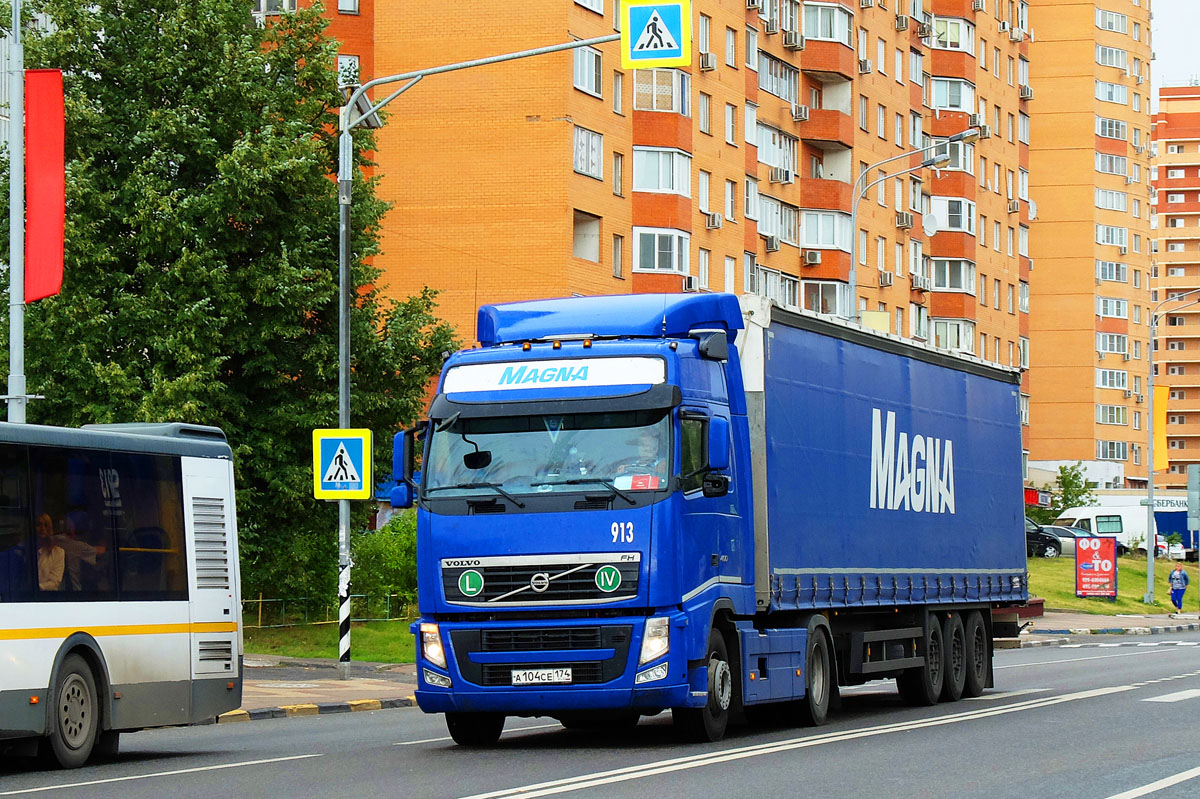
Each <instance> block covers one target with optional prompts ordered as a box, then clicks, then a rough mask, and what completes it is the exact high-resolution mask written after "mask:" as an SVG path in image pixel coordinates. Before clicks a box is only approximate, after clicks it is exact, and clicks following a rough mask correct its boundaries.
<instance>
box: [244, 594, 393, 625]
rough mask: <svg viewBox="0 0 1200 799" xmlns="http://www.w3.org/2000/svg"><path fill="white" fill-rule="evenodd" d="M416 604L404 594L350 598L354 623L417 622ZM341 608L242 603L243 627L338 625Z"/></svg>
mask: <svg viewBox="0 0 1200 799" xmlns="http://www.w3.org/2000/svg"><path fill="white" fill-rule="evenodd" d="M415 611H416V604H415V602H414V601H413V599H412V598H411V597H408V596H406V595H404V594H383V595H372V594H351V595H350V620H351V621H396V620H402V619H410V618H415ZM337 618H338V606H337V603H336V602H331V601H330V600H329V599H328V598H326V597H322V598H320V599H316V598H313V597H291V598H283V599H267V598H265V597H261V596H260V597H258V598H257V599H243V600H242V626H243V627H247V628H256V627H257V628H263V627H294V626H298V625H304V624H336V623H337Z"/></svg>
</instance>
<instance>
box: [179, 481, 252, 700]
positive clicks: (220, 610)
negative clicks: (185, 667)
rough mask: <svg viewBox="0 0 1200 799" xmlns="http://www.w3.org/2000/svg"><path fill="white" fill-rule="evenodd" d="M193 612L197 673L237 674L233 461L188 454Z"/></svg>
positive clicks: (186, 493)
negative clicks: (231, 462) (189, 455)
mask: <svg viewBox="0 0 1200 799" xmlns="http://www.w3.org/2000/svg"><path fill="white" fill-rule="evenodd" d="M182 461H183V497H184V519H185V524H186V527H187V531H188V535H187V543H188V577H189V586H188V588H189V592H188V593H189V595H190V599H191V602H190V607H191V614H192V676H193V677H200V676H206V675H227V676H229V677H237V676H239V675H238V657H237V656H238V655H239V654H240V652H239V649H240V642H239V638H238V627H239V624H238V621H239V619H240V618H241V610H240V608H239V607H238V595H237V547H236V544H235V540H236V539H235V529H236V527H235V525H236V521H235V516H234V503H233V496H234V495H233V475H232V469H231V467H230V463H229V461H226V460H218V459H214V458H183V459H182Z"/></svg>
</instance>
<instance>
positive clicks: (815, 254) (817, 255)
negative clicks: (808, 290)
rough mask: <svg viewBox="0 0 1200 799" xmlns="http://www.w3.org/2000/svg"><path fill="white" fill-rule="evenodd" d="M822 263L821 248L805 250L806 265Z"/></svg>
mask: <svg viewBox="0 0 1200 799" xmlns="http://www.w3.org/2000/svg"><path fill="white" fill-rule="evenodd" d="M820 263H821V251H820V250H805V251H804V265H805V266H817V265H818V264H820Z"/></svg>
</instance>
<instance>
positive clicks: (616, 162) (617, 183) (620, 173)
mask: <svg viewBox="0 0 1200 799" xmlns="http://www.w3.org/2000/svg"><path fill="white" fill-rule="evenodd" d="M624 172H625V156H623V155H622V154H621V153H613V168H612V181H613V194H615V195H617V196H618V197H621V196H624V194H625V180H624Z"/></svg>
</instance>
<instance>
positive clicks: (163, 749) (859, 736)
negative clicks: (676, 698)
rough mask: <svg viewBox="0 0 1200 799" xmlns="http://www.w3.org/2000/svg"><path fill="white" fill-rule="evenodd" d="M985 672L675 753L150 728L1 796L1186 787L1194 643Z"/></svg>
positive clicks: (866, 696) (596, 740)
mask: <svg viewBox="0 0 1200 799" xmlns="http://www.w3.org/2000/svg"><path fill="white" fill-rule="evenodd" d="M996 666H997V669H996V676H997V687H996V688H995V689H994V690H991V691H989V692H988V693H986V694H985V695H984V696H983V697H981V698H979V699H973V700H964V701H961V702H957V703H953V704H942V705H937V706H936V707H932V708H910V707H906V706H905V705H903V704H902V703H901V702H900V701H899V699H898V697H897V696H896V693H895V691H894V689H893V687H892V684H891V683H878V684H877V685H867V686H862V687H860V688H855V689H852V690H850V691H847V692H846V693H845V695H844V700H843V707H842V708H841V710H840V711H839V712H838V713H837V714H836V715H835V716H834V717H833V719H832V720H831V722H830V723H829V724H827V725H826V726H824V727H821V728H819V729H815V730H812V729H798V728H784V729H761V728H748V727H739V728H736V729H734V730H732V731H731V734H730V735H729V736H728V737H727V738H726V740H724V741H722V742H721V743H719V744H711V745H702V746H701V745H691V746H688V745H680V744H678V743H676V741H675V740H674V738H673V736H672V734H671V727H670V719H669V715H668V714H663V715H662V716H659V717H656V718H653V719H644V720H643V721H642V723H641V724H640V725H638V727H637V728H635V729H633V730H631V731H626V732H623V733H620V734H618V735H612V736H605V735H599V734H584V733H578V732H568V731H566V730H564V729H562V727H560V726H559V725H558V724H557V723H555V722H554V721H553V720H552V719H510V720H509V723H508V726H507V728H506V732H505V734H504V737H503V738H502V739H501V741H500V743H499V744H498V745H497V746H496V747H494V748H492V749H487V750H467V749H461V748H459V747H456V746H455V745H454V744H453V743H451V742H450V741H449V739H448V737H447V736H446V730H445V726H444V724H443V722H442V719H441V717H440V716H426V715H425V714H423V713H421V712H420V711H419V710H416V709H398V710H384V711H377V712H371V713H353V714H343V715H325V716H312V717H303V718H288V719H274V720H268V721H257V722H249V723H243V724H230V725H224V724H223V725H217V726H207V727H193V728H189V729H174V730H156V731H148V732H142V733H137V734H134V735H128V736H125V737H124V738H123V740H122V754H121V756H120V758H119V759H118V760H117V761H115V762H112V763H104V764H99V765H95V766H89V767H87V768H83V769H79V770H76V771H40V770H37V769H36V768H35V766H34V765H33V764H32V763H31V762H29V761H24V760H19V759H10V760H0V797H6V796H34V797H36V796H39V795H50V796H54V797H64V798H65V799H73V798H74V797H87V799H103V798H105V797H121V798H122V799H132V798H133V797H162V796H171V797H193V796H195V797H200V796H205V797H210V796H236V797H259V796H261V797H281V798H282V797H287V798H288V799H292V798H293V797H295V798H300V797H334V796H351V797H355V798H356V799H358V798H359V797H364V798H369V797H405V798H406V799H408V797H413V798H414V799H424V797H430V798H431V799H432V798H435V797H436V798H441V797H446V798H447V799H455V798H457V799H463V798H465V797H472V799H485V797H486V799H492V798H493V797H494V798H496V799H498V798H499V797H504V796H511V795H520V796H522V797H538V796H559V795H564V794H567V795H572V796H603V797H605V799H615V798H616V797H645V796H654V797H655V799H671V798H672V797H697V796H703V797H706V798H710V797H711V798H713V799H715V798H716V797H723V796H730V797H743V796H752V795H756V796H800V797H803V796H821V797H851V796H855V797H858V796H905V795H908V796H919V797H929V798H930V799H940V798H941V797H955V799H962V798H963V797H988V799H1003V798H1004V797H1012V798H1013V799H1052V798H1053V797H1064V798H1066V797H1069V798H1070V799H1133V798H1134V797H1138V796H1153V797H1156V799H1183V797H1187V798H1188V799H1193V798H1194V797H1195V796H1197V795H1200V767H1198V763H1200V758H1197V750H1198V748H1200V633H1180V634H1176V635H1165V636H1155V637H1144V636H1122V637H1121V638H1120V639H1119V640H1113V641H1111V642H1103V643H1098V644H1097V643H1087V644H1082V645H1077V646H1073V647H1072V646H1067V647H1043V648H1036V649H1022V650H1008V651H1001V652H998V653H997V660H996Z"/></svg>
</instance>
